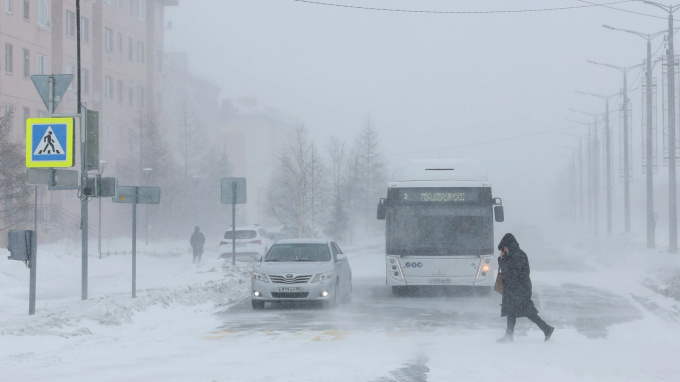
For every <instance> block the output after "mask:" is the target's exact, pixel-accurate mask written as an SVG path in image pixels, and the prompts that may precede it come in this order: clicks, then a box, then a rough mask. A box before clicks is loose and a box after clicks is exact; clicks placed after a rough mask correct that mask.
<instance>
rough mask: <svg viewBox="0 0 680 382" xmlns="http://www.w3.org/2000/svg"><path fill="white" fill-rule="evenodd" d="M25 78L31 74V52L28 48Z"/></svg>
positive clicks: (25, 53)
mask: <svg viewBox="0 0 680 382" xmlns="http://www.w3.org/2000/svg"><path fill="white" fill-rule="evenodd" d="M23 62H24V78H28V77H29V76H30V75H31V52H30V51H29V50H28V49H24V60H23Z"/></svg>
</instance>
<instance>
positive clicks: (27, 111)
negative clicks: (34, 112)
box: [24, 106, 31, 121]
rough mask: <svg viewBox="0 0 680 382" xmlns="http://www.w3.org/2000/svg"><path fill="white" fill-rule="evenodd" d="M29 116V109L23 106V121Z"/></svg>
mask: <svg viewBox="0 0 680 382" xmlns="http://www.w3.org/2000/svg"><path fill="white" fill-rule="evenodd" d="M29 118H31V109H29V108H27V107H25V106H24V121H25V120H27V119H29Z"/></svg>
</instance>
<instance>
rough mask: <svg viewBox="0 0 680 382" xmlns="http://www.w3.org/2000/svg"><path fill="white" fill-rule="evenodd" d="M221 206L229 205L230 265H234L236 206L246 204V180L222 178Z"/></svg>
mask: <svg viewBox="0 0 680 382" xmlns="http://www.w3.org/2000/svg"><path fill="white" fill-rule="evenodd" d="M220 181H221V184H220V185H221V191H222V193H221V197H222V204H231V265H236V205H237V204H246V178H222V179H220Z"/></svg>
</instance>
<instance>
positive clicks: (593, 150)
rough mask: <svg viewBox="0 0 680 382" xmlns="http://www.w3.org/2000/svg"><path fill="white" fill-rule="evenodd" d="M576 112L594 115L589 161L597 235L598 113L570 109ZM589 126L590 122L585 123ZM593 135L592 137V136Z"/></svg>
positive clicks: (590, 133) (593, 213) (590, 130)
mask: <svg viewBox="0 0 680 382" xmlns="http://www.w3.org/2000/svg"><path fill="white" fill-rule="evenodd" d="M569 110H571V111H573V112H576V113H582V114H586V115H589V116H591V117H593V128H592V129H588V138H589V139H588V143H589V144H588V163H589V172H588V174H589V181H588V184H589V189H590V199H589V200H592V203H593V208H592V209H591V213H592V215H591V218H592V220H593V233H594V234H595V236H596V237H597V235H598V233H599V225H600V221H599V216H598V215H599V194H600V188H599V161H598V160H599V157H600V156H599V151H600V150H599V141H598V139H597V114H593V113H589V112H587V111H581V110H574V109H569ZM585 125H586V126H588V125H589V124H585ZM591 135H592V137H591Z"/></svg>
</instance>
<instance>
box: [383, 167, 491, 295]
mask: <svg viewBox="0 0 680 382" xmlns="http://www.w3.org/2000/svg"><path fill="white" fill-rule="evenodd" d="M377 217H378V219H380V220H385V252H386V256H385V267H386V268H385V269H386V283H387V285H388V286H390V287H391V288H392V293H393V294H395V295H399V294H403V293H404V292H405V291H406V290H408V289H409V288H414V287H416V288H417V287H423V286H471V287H474V288H475V289H476V290H478V291H479V292H481V293H488V292H489V291H491V288H492V287H493V285H494V282H495V271H496V261H495V260H494V258H495V254H494V253H495V251H494V249H495V245H494V234H493V232H494V227H493V226H494V218H495V221H496V222H502V221H503V220H504V213H503V205H502V201H501V199H500V198H495V197H493V194H492V191H491V184H490V183H489V182H488V179H487V175H486V172H485V171H484V170H483V169H482V168H481V166H480V165H479V164H478V163H477V162H474V161H468V160H443V159H433V160H413V161H410V162H408V163H407V164H406V165H404V166H403V167H402V168H401V169H400V170H399V171H398V174H397V175H395V176H393V178H392V181H391V182H389V183H388V185H387V197H386V198H381V199H380V202H379V204H378V213H377Z"/></svg>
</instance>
